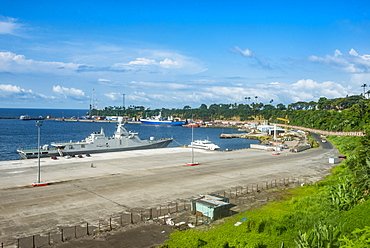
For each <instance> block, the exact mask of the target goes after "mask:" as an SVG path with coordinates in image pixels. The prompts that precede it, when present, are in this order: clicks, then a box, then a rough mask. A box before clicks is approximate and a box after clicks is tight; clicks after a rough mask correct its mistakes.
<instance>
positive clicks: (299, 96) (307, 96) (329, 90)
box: [280, 79, 351, 102]
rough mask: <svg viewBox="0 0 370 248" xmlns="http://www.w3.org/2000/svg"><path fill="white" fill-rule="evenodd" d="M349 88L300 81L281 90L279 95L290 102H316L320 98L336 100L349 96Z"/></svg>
mask: <svg viewBox="0 0 370 248" xmlns="http://www.w3.org/2000/svg"><path fill="white" fill-rule="evenodd" d="M350 91H351V87H344V86H342V85H340V84H338V83H335V82H332V81H325V82H322V83H318V82H316V81H314V80H312V79H301V80H298V81H297V82H296V83H294V84H292V85H290V86H289V87H286V89H285V90H282V91H281V93H280V95H285V97H289V98H290V99H291V101H290V102H298V101H317V100H318V99H319V98H320V97H322V96H325V97H327V98H338V97H343V96H346V95H348V94H350Z"/></svg>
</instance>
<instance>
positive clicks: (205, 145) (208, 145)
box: [189, 140, 220, 150]
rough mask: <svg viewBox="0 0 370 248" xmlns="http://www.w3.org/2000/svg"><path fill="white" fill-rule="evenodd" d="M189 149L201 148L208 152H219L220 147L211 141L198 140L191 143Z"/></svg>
mask: <svg viewBox="0 0 370 248" xmlns="http://www.w3.org/2000/svg"><path fill="white" fill-rule="evenodd" d="M189 147H193V148H201V149H206V150H218V149H220V147H219V146H218V145H215V144H213V143H212V142H211V141H209V140H196V141H193V142H191V143H190V145H189Z"/></svg>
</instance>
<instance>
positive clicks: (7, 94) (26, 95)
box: [0, 84, 53, 101]
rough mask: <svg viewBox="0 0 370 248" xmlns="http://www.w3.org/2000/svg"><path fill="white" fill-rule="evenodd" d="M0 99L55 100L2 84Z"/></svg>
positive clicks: (15, 86)
mask: <svg viewBox="0 0 370 248" xmlns="http://www.w3.org/2000/svg"><path fill="white" fill-rule="evenodd" d="M0 97H1V98H3V99H11V100H13V101H14V99H23V100H25V99H35V98H38V99H40V98H45V99H46V98H53V97H50V96H49V97H47V96H45V95H43V94H39V93H35V92H33V91H32V90H30V89H29V90H26V89H23V88H21V87H19V86H17V85H11V84H0Z"/></svg>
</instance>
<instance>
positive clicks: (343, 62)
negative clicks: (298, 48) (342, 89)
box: [308, 48, 370, 73]
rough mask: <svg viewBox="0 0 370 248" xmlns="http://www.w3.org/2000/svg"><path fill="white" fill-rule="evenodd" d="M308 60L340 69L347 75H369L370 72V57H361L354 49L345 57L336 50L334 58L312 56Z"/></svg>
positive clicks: (365, 55)
mask: <svg viewBox="0 0 370 248" xmlns="http://www.w3.org/2000/svg"><path fill="white" fill-rule="evenodd" d="M308 60H310V61H312V62H316V63H322V64H328V65H330V66H333V67H339V68H342V69H343V71H344V72H347V73H368V72H369V71H370V55H368V54H364V55H359V54H358V53H357V52H356V51H355V50H354V49H353V48H352V49H351V50H350V51H349V52H348V55H343V54H342V53H341V52H340V51H339V50H335V51H334V55H333V56H331V55H326V56H325V57H318V56H315V55H312V56H310V57H309V58H308Z"/></svg>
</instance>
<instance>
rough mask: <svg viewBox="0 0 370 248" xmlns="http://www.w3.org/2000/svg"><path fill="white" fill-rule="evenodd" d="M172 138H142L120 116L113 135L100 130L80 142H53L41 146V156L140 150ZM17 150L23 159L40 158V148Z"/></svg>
mask: <svg viewBox="0 0 370 248" xmlns="http://www.w3.org/2000/svg"><path fill="white" fill-rule="evenodd" d="M172 140H173V139H172V138H166V139H156V138H154V137H150V139H149V140H142V139H140V138H139V136H138V133H135V132H131V131H127V130H126V129H125V127H124V121H123V118H122V117H119V118H118V124H117V130H116V131H115V132H114V135H113V136H112V137H107V136H105V134H104V129H103V128H101V131H100V132H95V133H92V134H90V136H89V137H87V138H86V139H84V140H82V141H78V142H67V143H51V146H49V145H44V146H42V147H40V157H56V156H74V155H81V154H92V153H103V152H118V151H127V150H140V149H152V148H164V147H167V146H168V145H169V144H170V143H171V142H172ZM17 152H18V153H19V155H20V156H21V157H22V158H23V159H28V158H38V152H39V149H18V150H17Z"/></svg>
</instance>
